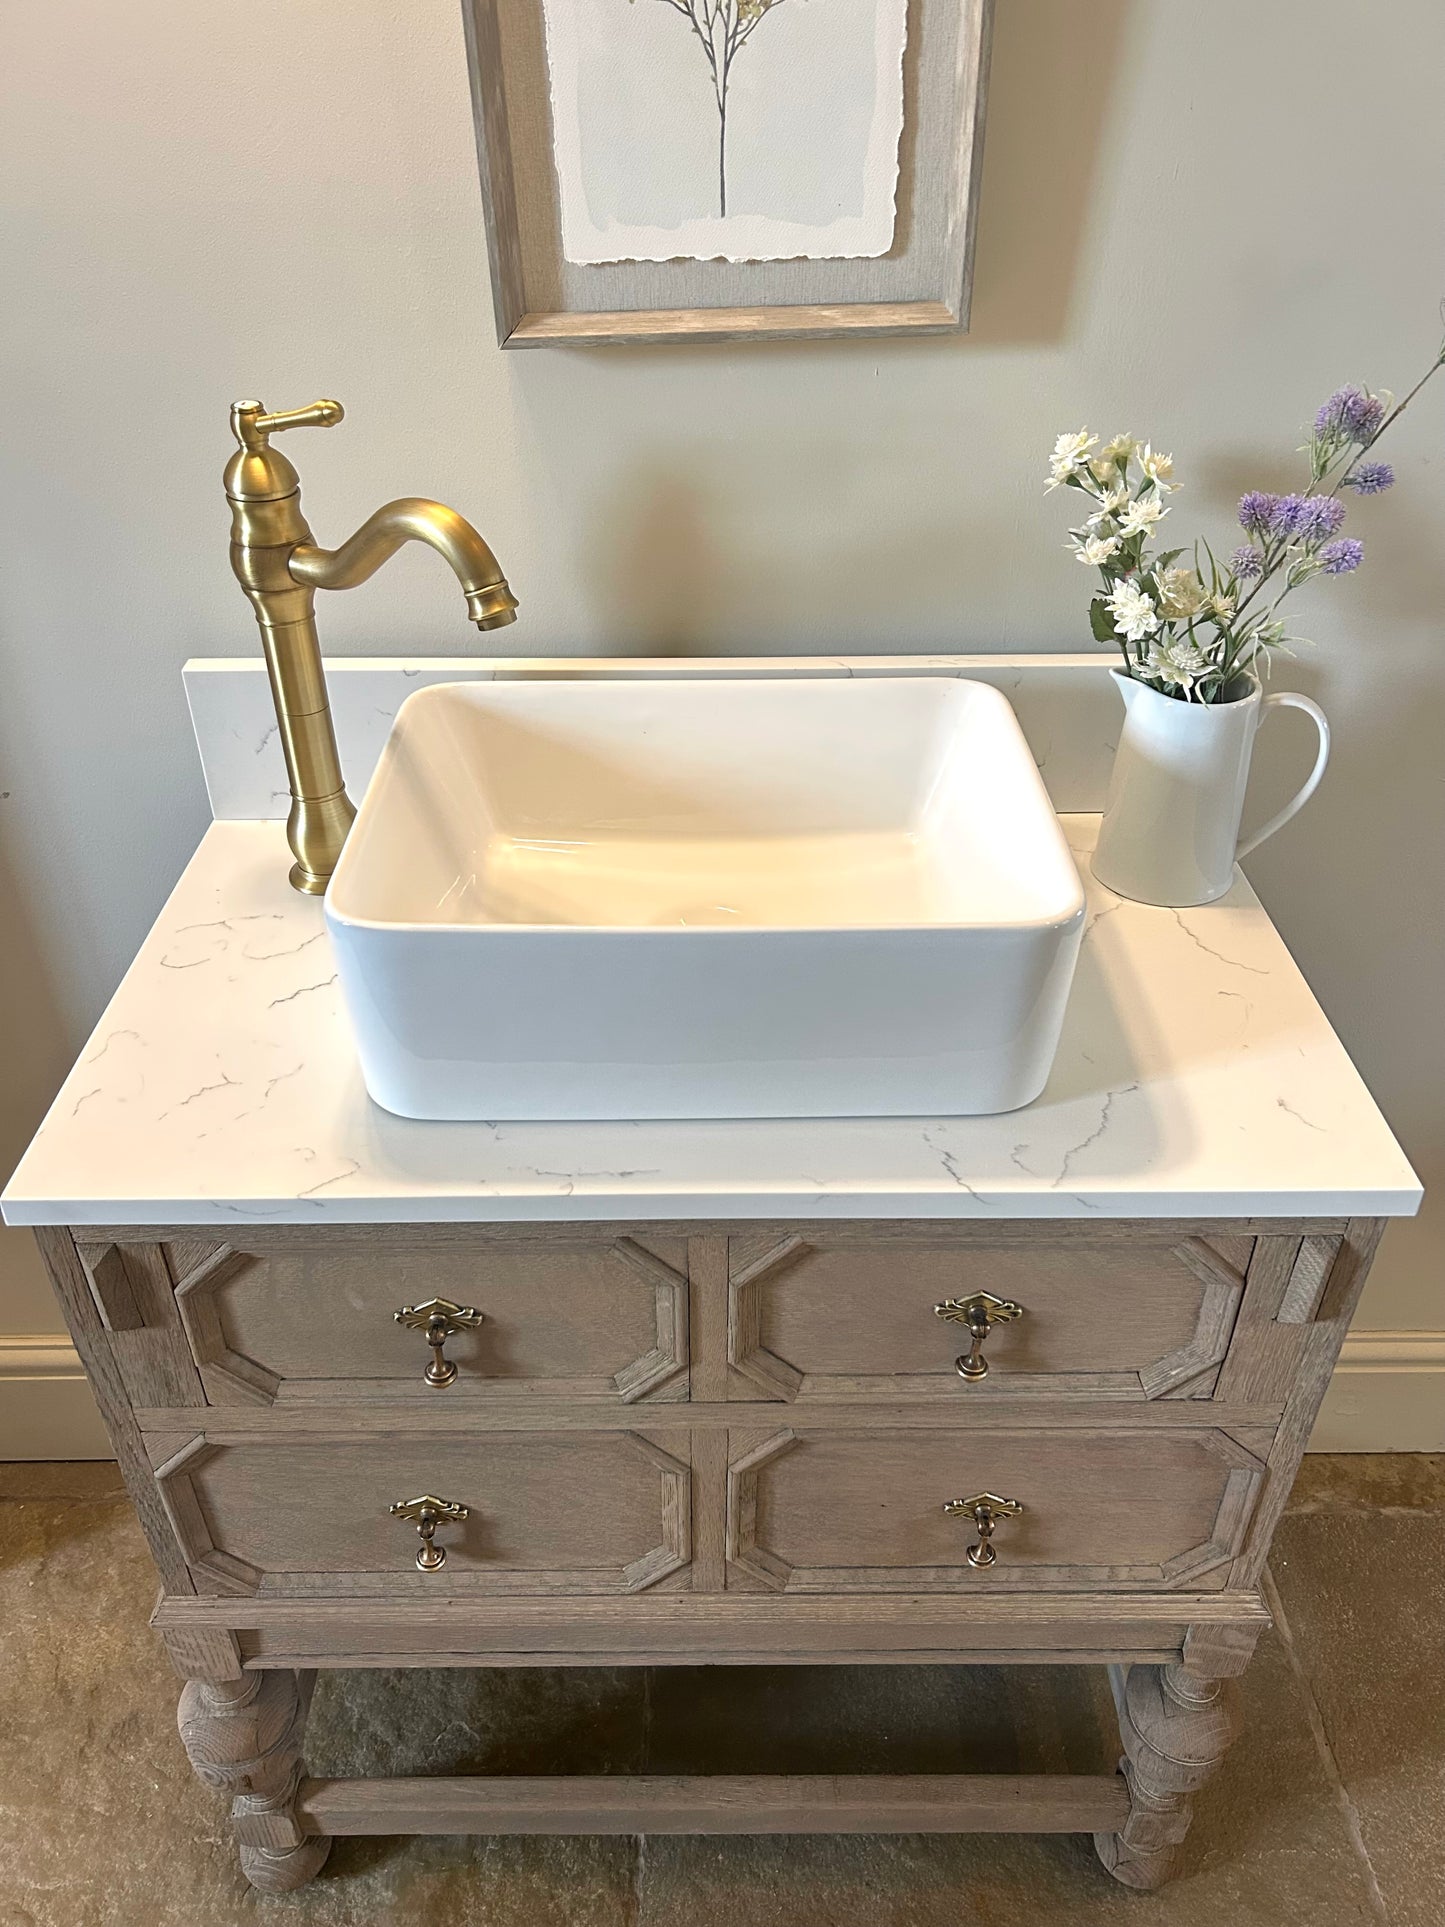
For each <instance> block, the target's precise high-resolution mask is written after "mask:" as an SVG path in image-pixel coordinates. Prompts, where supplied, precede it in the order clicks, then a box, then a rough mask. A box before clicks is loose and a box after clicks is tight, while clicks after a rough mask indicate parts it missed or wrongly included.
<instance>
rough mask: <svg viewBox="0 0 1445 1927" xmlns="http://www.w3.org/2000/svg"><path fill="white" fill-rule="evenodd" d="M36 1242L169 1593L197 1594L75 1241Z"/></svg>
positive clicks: (60, 1232)
mask: <svg viewBox="0 0 1445 1927" xmlns="http://www.w3.org/2000/svg"><path fill="white" fill-rule="evenodd" d="M35 1240H36V1243H37V1244H38V1245H39V1247H40V1255H41V1258H42V1259H43V1260H44V1263H45V1269H46V1271H47V1272H48V1273H49V1276H50V1282H51V1285H52V1286H53V1288H54V1291H55V1295H56V1298H57V1299H58V1300H59V1303H60V1309H61V1311H62V1312H63V1313H64V1316H65V1322H66V1324H67V1325H68V1326H69V1328H70V1336H71V1339H72V1341H73V1342H74V1345H75V1349H76V1351H77V1352H78V1353H79V1355H80V1362H81V1364H82V1365H84V1367H85V1375H86V1377H87V1378H88V1379H89V1381H90V1388H91V1390H92V1392H94V1394H95V1402H96V1404H97V1405H98V1406H99V1407H100V1415H101V1417H102V1419H103V1420H104V1421H105V1428H106V1431H107V1432H108V1434H109V1435H110V1442H111V1446H112V1448H113V1449H114V1452H115V1457H116V1463H117V1465H118V1466H119V1468H120V1475H121V1477H122V1478H123V1479H124V1481H125V1488H126V1491H127V1493H128V1494H129V1495H130V1502H131V1504H132V1505H133V1506H134V1507H135V1510H136V1517H137V1518H138V1519H139V1520H140V1524H141V1530H142V1531H143V1532H144V1533H145V1536H146V1543H147V1544H148V1545H149V1547H150V1551H151V1557H152V1559H154V1560H155V1563H156V1570H157V1571H158V1572H159V1573H160V1576H161V1580H162V1583H163V1584H164V1585H165V1586H166V1588H167V1589H168V1590H169V1591H172V1592H180V1593H188V1592H193V1591H194V1590H195V1586H194V1582H193V1581H192V1579H191V1575H190V1571H189V1569H188V1567H187V1565H186V1561H185V1555H184V1553H183V1552H182V1551H181V1548H180V1546H179V1545H178V1544H177V1542H176V1536H175V1533H174V1531H173V1530H172V1527H171V1522H170V1519H169V1518H168V1517H167V1514H166V1509H165V1506H164V1505H163V1504H162V1502H161V1497H160V1493H159V1492H158V1491H157V1489H156V1484H155V1480H154V1479H153V1478H152V1476H151V1467H150V1461H149V1459H148V1457H147V1454H146V1450H145V1446H144V1444H143V1443H142V1440H141V1435H140V1431H139V1428H138V1427H137V1425H136V1422H135V1416H134V1413H133V1412H132V1409H131V1400H130V1393H129V1390H128V1387H127V1385H126V1381H125V1379H124V1377H123V1375H122V1373H121V1370H120V1367H119V1365H118V1364H117V1362H116V1360H115V1358H114V1356H113V1354H112V1352H111V1349H110V1345H109V1342H108V1339H107V1335H106V1332H105V1330H104V1328H103V1326H102V1324H101V1319H100V1312H99V1309H98V1307H97V1305H96V1302H95V1299H94V1298H93V1297H92V1296H91V1289H90V1281H89V1278H88V1276H87V1274H86V1270H85V1267H84V1265H83V1264H82V1263H81V1260H80V1255H79V1253H78V1252H77V1250H76V1247H75V1241H74V1239H73V1237H72V1236H71V1233H70V1232H69V1231H67V1230H64V1229H62V1228H59V1227H55V1228H52V1227H49V1226H42V1227H40V1228H39V1229H37V1230H36V1233H35Z"/></svg>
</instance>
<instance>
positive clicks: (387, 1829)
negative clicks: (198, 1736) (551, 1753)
mask: <svg viewBox="0 0 1445 1927" xmlns="http://www.w3.org/2000/svg"><path fill="white" fill-rule="evenodd" d="M1128 1810H1129V1798H1128V1794H1127V1792H1126V1791H1125V1788H1124V1784H1123V1782H1122V1780H1120V1779H1119V1777H1118V1776H1117V1775H1116V1774H1064V1773H1060V1774H1043V1773H1041V1774H992V1773H957V1774H929V1773H910V1774H901V1775H900V1774H885V1773H865V1774H838V1775H827V1776H818V1775H806V1774H797V1773H779V1774H722V1773H718V1774H707V1775H691V1774H677V1775H668V1776H643V1775H627V1776H623V1775H620V1774H611V1775H607V1776H604V1777H597V1776H590V1775H584V1774H578V1775H575V1776H572V1775H569V1776H567V1777H565V1778H553V1779H510V1778H502V1777H496V1778H493V1777H489V1776H480V1775H479V1776H477V1777H474V1778H457V1779H443V1778H435V1779H413V1780H305V1781H303V1782H302V1784H301V1788H300V1792H299V1795H298V1799H297V1817H298V1821H299V1823H300V1825H301V1826H302V1827H304V1828H306V1829H308V1830H314V1831H315V1832H316V1833H318V1834H328V1835H348V1834H377V1833H383V1834H389V1833H600V1834H615V1833H704V1834H717V1833H1040V1832H1042V1833H1091V1832H1095V1831H1097V1830H1098V1829H1100V1828H1102V1827H1115V1826H1120V1825H1122V1824H1123V1823H1124V1822H1125V1820H1126V1819H1127V1817H1128Z"/></svg>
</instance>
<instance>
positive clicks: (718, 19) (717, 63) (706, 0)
mask: <svg viewBox="0 0 1445 1927" xmlns="http://www.w3.org/2000/svg"><path fill="white" fill-rule="evenodd" d="M627 4H628V5H629V6H635V5H636V4H637V0H627ZM662 4H663V5H664V6H665V7H671V8H672V10H673V12H674V13H680V14H681V15H682V17H683V19H684V20H685V21H686V22H687V24H688V26H689V27H691V29H692V31H693V33H694V34H695V35H696V36H697V40H698V44H699V46H700V47H701V48H702V52H703V58H704V59H705V60H706V61H707V70H708V73H709V75H710V76H711V78H712V92H713V99H714V100H715V101H716V102H717V123H718V131H717V199H718V209H717V211H718V213H719V215H726V213H727V211H728V88H729V86H730V84H731V82H732V72H733V62H734V61H735V60H736V59H737V57H738V55H739V54H740V53H741V52H742V50H743V47H744V46H745V45H746V43H747V40H748V37H749V35H750V34H751V33H752V31H753V29H754V28H755V27H756V26H757V24H758V22H759V21H760V20H761V19H762V17H763V15H764V14H765V13H771V12H772V10H773V8H774V7H778V6H781V5H782V0H662Z"/></svg>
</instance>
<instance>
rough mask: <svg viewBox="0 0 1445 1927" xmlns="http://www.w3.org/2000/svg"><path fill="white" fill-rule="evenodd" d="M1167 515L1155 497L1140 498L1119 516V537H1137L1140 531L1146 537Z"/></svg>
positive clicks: (1166, 511) (1145, 496)
mask: <svg viewBox="0 0 1445 1927" xmlns="http://www.w3.org/2000/svg"><path fill="white" fill-rule="evenodd" d="M1168 513H1169V511H1168V509H1167V508H1165V506H1164V504H1163V503H1162V502H1161V501H1160V500H1159V497H1158V496H1157V495H1144V496H1141V497H1140V499H1139V500H1138V501H1137V502H1131V503H1130V504H1129V506H1128V508H1126V509H1125V510H1124V512H1123V513H1122V514H1121V515H1120V517H1119V532H1120V534H1121V535H1138V534H1139V533H1140V532H1141V531H1142V532H1143V533H1144V534H1145V535H1148V534H1149V532H1150V531H1151V530H1152V529H1154V528H1155V527H1157V525H1158V524H1159V523H1160V522H1161V521H1162V520H1163V518H1164V517H1165V516H1166V515H1167V514H1168Z"/></svg>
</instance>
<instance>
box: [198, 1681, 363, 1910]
mask: <svg viewBox="0 0 1445 1927" xmlns="http://www.w3.org/2000/svg"><path fill="white" fill-rule="evenodd" d="M315 1677H316V1676H315V1674H314V1673H302V1674H297V1673H290V1672H285V1671H276V1672H264V1673H243V1674H242V1675H241V1677H240V1678H239V1679H220V1680H211V1679H193V1680H188V1681H187V1682H186V1685H185V1688H184V1689H183V1691H182V1693H181V1704H180V1711H179V1713H178V1714H177V1716H176V1724H177V1725H178V1726H179V1728H180V1733H181V1740H182V1743H183V1744H184V1746H185V1749H186V1752H187V1754H188V1755H189V1757H190V1762H191V1765H192V1766H193V1767H194V1768H195V1770H196V1773H197V1775H198V1777H199V1778H200V1779H202V1780H204V1781H205V1783H206V1785H207V1786H213V1787H216V1788H218V1789H219V1790H220V1791H221V1792H223V1793H229V1794H231V1795H232V1796H233V1797H232V1801H231V1824H232V1827H233V1828H234V1830H235V1834H236V1839H237V1842H238V1844H239V1846H240V1850H241V1871H242V1872H243V1873H244V1874H245V1876H246V1878H247V1879H248V1880H249V1881H250V1883H251V1885H252V1886H253V1887H255V1888H257V1889H258V1891H259V1892H261V1893H263V1894H286V1893H290V1892H291V1890H292V1889H293V1888H294V1887H300V1886H304V1885H305V1883H306V1882H307V1881H308V1880H309V1879H310V1878H311V1876H312V1875H313V1874H314V1873H316V1872H318V1871H319V1869H320V1868H321V1866H322V1863H323V1862H324V1861H325V1859H326V1856H327V1854H328V1853H329V1852H330V1850H331V1842H330V1840H328V1839H326V1838H324V1837H322V1836H319V1835H316V1834H305V1833H303V1832H302V1831H301V1828H300V1826H299V1824H298V1823H297V1819H296V1789H297V1786H298V1785H299V1783H300V1779H301V1740H302V1735H303V1734H304V1732H305V1730H306V1714H307V1712H308V1710H309V1708H310V1704H311V1688H312V1685H313V1684H314V1681H315Z"/></svg>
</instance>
